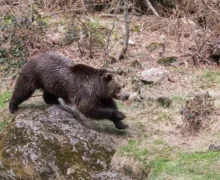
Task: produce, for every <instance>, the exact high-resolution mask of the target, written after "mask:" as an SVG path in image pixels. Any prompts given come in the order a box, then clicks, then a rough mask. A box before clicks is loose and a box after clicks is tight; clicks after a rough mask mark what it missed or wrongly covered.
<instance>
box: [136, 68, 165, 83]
mask: <svg viewBox="0 0 220 180" xmlns="http://www.w3.org/2000/svg"><path fill="white" fill-rule="evenodd" d="M168 73H169V72H168V71H167V70H164V69H159V68H151V69H148V70H144V71H142V72H141V77H140V79H141V80H142V81H144V82H147V83H154V84H158V83H161V81H162V80H163V79H165V78H167V75H168Z"/></svg>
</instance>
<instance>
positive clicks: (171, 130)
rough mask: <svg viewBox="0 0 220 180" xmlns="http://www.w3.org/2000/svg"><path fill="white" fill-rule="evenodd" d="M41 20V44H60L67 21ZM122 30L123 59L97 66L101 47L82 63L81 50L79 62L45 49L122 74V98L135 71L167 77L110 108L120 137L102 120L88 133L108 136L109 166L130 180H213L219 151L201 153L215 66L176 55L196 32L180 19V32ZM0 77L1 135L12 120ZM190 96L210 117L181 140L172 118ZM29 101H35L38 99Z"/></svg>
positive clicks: (215, 91) (208, 139)
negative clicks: (116, 113) (122, 126)
mask: <svg viewBox="0 0 220 180" xmlns="http://www.w3.org/2000/svg"><path fill="white" fill-rule="evenodd" d="M44 14H46V13H45V12H44ZM91 18H92V19H93V20H92V21H91V27H93V28H94V29H95V30H96V29H97V32H99V30H100V29H103V28H104V29H111V27H112V22H113V21H114V20H113V18H108V17H101V16H99V15H95V16H92V17H91ZM44 21H45V22H46V23H47V31H46V34H45V38H47V39H48V41H50V42H52V41H60V39H62V38H63V37H62V34H63V33H64V32H66V31H65V30H66V28H65V27H66V26H67V25H66V23H68V22H69V21H68V19H66V17H64V16H62V15H61V14H58V15H50V16H49V15H47V16H46V15H45V18H44ZM116 22H117V23H116V26H115V30H114V33H113V35H112V36H114V41H119V40H120V39H123V32H122V29H124V23H123V17H122V16H121V15H119V16H117V21H116ZM130 26H131V34H130V40H131V41H132V43H130V45H129V48H128V52H127V54H126V56H125V58H124V59H122V60H119V61H117V62H115V63H110V62H109V61H108V60H106V59H103V52H104V48H105V46H101V47H100V46H97V47H95V48H97V49H95V48H94V52H93V53H94V55H93V59H91V58H89V56H88V51H86V48H85V51H86V55H85V56H83V57H81V55H80V53H79V51H78V45H77V42H75V41H73V42H71V43H70V44H68V45H62V46H56V47H55V48H51V49H49V50H52V51H56V52H59V53H62V54H64V55H66V56H68V57H70V58H72V59H73V60H74V61H76V62H81V63H86V64H89V65H92V66H95V67H106V68H109V69H114V70H117V69H119V68H120V69H123V71H124V73H123V75H122V79H123V81H124V82H125V84H126V88H127V91H129V92H130V93H134V92H136V89H135V86H136V85H137V84H136V83H134V81H135V79H138V78H139V77H140V73H141V72H142V71H143V70H146V69H150V68H152V67H156V68H161V69H166V70H168V71H169V75H168V76H169V78H168V79H165V80H163V81H162V82H161V83H160V84H155V85H152V84H150V85H148V84H143V83H142V84H141V85H139V87H138V88H139V90H140V91H141V98H140V99H138V98H136V99H132V100H129V101H126V102H119V101H117V102H118V106H119V109H120V110H121V111H122V112H124V113H125V114H126V116H127V117H126V119H125V120H124V122H125V123H126V124H128V125H129V128H128V129H126V130H125V131H119V130H116V129H115V127H114V126H113V124H112V123H111V122H109V121H106V120H103V121H93V123H92V125H91V126H92V127H91V128H94V129H96V130H97V131H100V132H103V133H108V134H109V136H112V137H114V138H115V140H116V141H117V142H118V150H117V152H116V154H115V156H114V157H113V159H112V167H114V168H115V169H117V170H119V171H123V172H124V173H125V174H127V175H129V176H130V177H132V178H133V179H144V178H146V177H148V178H147V179H156V180H160V179H175V180H177V179H178V180H183V179H186V180H189V179H192V180H202V179H204V180H207V179H210V180H214V179H216V180H217V179H220V172H219V164H220V152H217V151H210V150H209V146H210V145H211V144H216V143H217V144H218V143H219V142H220V141H219V139H220V126H219V125H220V123H219V121H218V120H219V118H218V108H219V107H220V92H219V88H220V71H219V69H218V66H217V65H212V66H211V65H205V64H200V65H199V66H198V67H195V66H193V65H192V60H191V58H190V57H182V56H181V55H182V54H184V53H187V52H188V51H189V49H190V48H193V47H195V44H194V41H193V38H194V34H193V33H192V29H193V31H199V30H200V29H199V27H197V26H196V25H195V24H193V25H191V26H190V27H189V24H187V23H186V24H184V19H183V20H182V23H181V26H182V27H181V33H180V31H178V33H177V30H176V27H177V21H176V20H172V19H167V18H155V17H149V16H141V17H136V16H132V17H131V24H130ZM192 26H193V27H192ZM175 32H176V33H175ZM98 34H99V33H98ZM100 34H101V33H100ZM179 34H181V35H179ZM54 38H56V39H54ZM100 38H101V39H100V41H101V42H102V41H103V42H106V41H105V38H104V37H102V36H100ZM102 38H103V39H102ZM99 43H100V42H99ZM101 44H102V43H101ZM99 45H100V44H99ZM85 46H86V45H85ZM161 48H162V50H161ZM161 51H162V52H161ZM183 52H184V53H183ZM161 57H177V62H176V64H171V65H168V66H164V65H162V64H160V63H158V59H159V58H161ZM1 66H2V67H3V66H5V64H3V65H1ZM1 74H2V75H1V77H0V87H1V88H0V113H1V114H2V116H1V117H0V130H2V129H4V128H5V127H6V126H7V123H9V119H11V118H12V115H10V113H9V110H8V99H9V98H10V96H11V92H12V91H13V85H14V78H13V77H12V76H13V75H14V74H13V75H12V73H10V72H9V73H1ZM196 90H197V91H198V90H199V91H204V92H206V91H208V92H209V94H210V95H211V96H212V98H213V99H214V106H215V109H216V110H215V112H213V113H212V114H211V115H210V117H209V121H208V123H207V124H206V126H205V127H203V128H201V129H200V131H199V132H197V133H189V132H185V131H184V130H183V129H182V128H181V127H182V124H183V120H182V116H181V114H180V113H179V111H180V109H181V107H182V106H184V105H185V103H186V101H187V100H188V99H189V96H190V95H191V94H192V93H193V92H195V91H196ZM36 94H41V92H37V93H36ZM159 97H167V98H169V99H170V100H171V105H170V106H169V107H163V106H161V105H160V104H159V103H158V101H157V98H159ZM22 106H23V107H27V108H28V107H30V108H45V107H47V106H46V105H45V104H44V102H43V99H42V98H41V97H39V96H35V97H32V98H30V99H29V100H28V101H27V102H24V103H23V105H22ZM9 117H10V118H9ZM204 121H205V120H204Z"/></svg>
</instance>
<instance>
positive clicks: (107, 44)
mask: <svg viewBox="0 0 220 180" xmlns="http://www.w3.org/2000/svg"><path fill="white" fill-rule="evenodd" d="M120 4H121V0H119V1H118V4H117V7H116V11H115V14H114V20H113V24H112V28H111V30H110V31H109V33H108V37H107V42H106V47H105V57H107V56H108V53H109V51H110V49H108V47H109V43H110V36H111V34H112V31H113V30H114V28H115V21H116V14H117V11H118V8H119V5H120Z"/></svg>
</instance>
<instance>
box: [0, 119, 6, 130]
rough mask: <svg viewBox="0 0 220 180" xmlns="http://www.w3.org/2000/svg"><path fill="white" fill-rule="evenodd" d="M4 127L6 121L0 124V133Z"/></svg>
mask: <svg viewBox="0 0 220 180" xmlns="http://www.w3.org/2000/svg"><path fill="white" fill-rule="evenodd" d="M6 125H7V122H6V121H2V122H0V132H1V131H2V130H3V129H4V128H5V126H6Z"/></svg>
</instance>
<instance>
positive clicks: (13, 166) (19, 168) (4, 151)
mask: <svg viewBox="0 0 220 180" xmlns="http://www.w3.org/2000/svg"><path fill="white" fill-rule="evenodd" d="M17 130H18V129H16V130H15V128H9V129H8V130H7V132H3V133H2V134H1V136H0V160H1V162H2V164H3V165H4V168H2V169H1V171H7V170H9V169H10V170H13V172H14V174H15V175H16V178H18V179H39V176H38V174H37V173H36V172H35V170H34V168H33V167H32V166H25V165H24V164H23V162H22V161H23V159H21V158H20V155H21V153H20V152H19V151H18V149H17V148H16V147H17V146H18V145H24V144H26V143H27V142H28V141H29V140H30V139H28V138H25V139H23V138H20V137H22V134H23V129H19V130H18V131H17ZM9 149H10V151H8V150H9ZM12 153H13V154H12Z"/></svg>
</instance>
